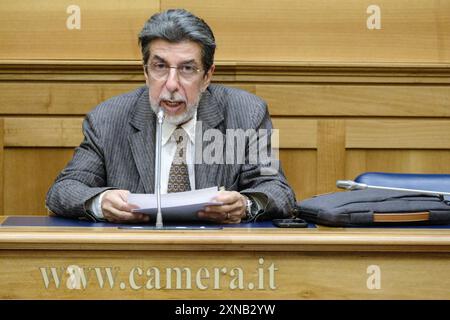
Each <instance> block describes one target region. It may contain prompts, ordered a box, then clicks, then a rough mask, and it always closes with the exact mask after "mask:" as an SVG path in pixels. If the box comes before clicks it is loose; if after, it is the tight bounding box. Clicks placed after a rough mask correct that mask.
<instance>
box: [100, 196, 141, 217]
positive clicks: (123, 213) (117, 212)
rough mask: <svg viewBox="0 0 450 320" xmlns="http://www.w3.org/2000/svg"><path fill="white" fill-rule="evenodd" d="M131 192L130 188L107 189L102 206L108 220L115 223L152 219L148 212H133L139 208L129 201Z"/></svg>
mask: <svg viewBox="0 0 450 320" xmlns="http://www.w3.org/2000/svg"><path fill="white" fill-rule="evenodd" d="M129 194H130V192H129V191H128V190H108V191H105V194H104V195H103V199H102V203H101V208H102V212H103V216H104V218H105V219H106V220H107V221H109V222H114V223H122V222H128V223H139V222H148V221H149V220H150V216H148V215H146V214H143V213H133V212H131V210H133V209H138V207H137V206H134V205H132V204H129V203H128V202H127V199H128V195H129Z"/></svg>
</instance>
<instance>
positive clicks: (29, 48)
mask: <svg viewBox="0 0 450 320" xmlns="http://www.w3.org/2000/svg"><path fill="white" fill-rule="evenodd" d="M73 4H75V5H78V6H79V7H80V10H81V25H80V29H79V30H77V29H75V30H69V29H68V28H67V27H66V20H67V19H68V18H69V16H70V15H71V14H70V13H67V12H66V10H67V8H68V7H69V5H73ZM373 4H374V3H373V2H372V1H368V0H351V1H333V0H327V1H314V0H308V1H292V0H283V1H272V0H250V1H245V2H243V1H238V0H232V1H201V0H182V1H181V0H160V1H158V0H151V1H146V0H135V1H132V2H131V3H130V2H129V1H125V0H112V1H108V2H105V1H102V0H94V1H92V0H89V1H88V0H78V1H76V2H73V1H69V0H63V1H56V2H55V1H50V0H41V1H33V0H20V1H14V0H3V1H1V2H0V42H1V43H2V50H1V51H0V59H117V60H140V59H141V55H140V52H139V48H138V46H137V34H138V33H139V31H140V30H141V28H142V26H143V24H144V22H145V21H146V20H147V19H148V18H149V17H150V16H151V14H153V13H154V12H157V11H158V10H159V9H160V8H161V9H167V8H186V9H188V10H191V11H192V12H194V13H195V14H197V15H199V16H200V17H202V18H204V19H205V20H206V21H207V22H208V23H209V24H210V25H211V27H212V28H213V30H214V32H215V36H216V38H217V43H218V50H217V59H218V60H224V61H351V62H429V63H430V62H433V63H443V62H447V63H448V62H450V3H449V2H448V1H439V0H415V1H408V0H398V1H395V2H393V1H389V0H379V1H377V2H376V3H375V4H376V5H378V6H379V7H380V10H381V29H380V30H368V28H367V19H368V17H369V16H370V14H368V13H367V9H368V7H369V6H370V5H373Z"/></svg>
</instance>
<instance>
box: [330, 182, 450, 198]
mask: <svg viewBox="0 0 450 320" xmlns="http://www.w3.org/2000/svg"><path fill="white" fill-rule="evenodd" d="M336 187H338V188H341V189H347V190H364V189H381V190H393V191H405V192H417V193H425V194H432V195H443V196H450V192H441V191H430V190H418V189H407V188H394V187H382V186H371V185H367V184H365V183H357V182H355V181H352V180H338V181H336Z"/></svg>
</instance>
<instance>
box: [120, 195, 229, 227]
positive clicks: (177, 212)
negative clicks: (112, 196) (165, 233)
mask: <svg viewBox="0 0 450 320" xmlns="http://www.w3.org/2000/svg"><path fill="white" fill-rule="evenodd" d="M218 193H219V191H218V189H217V187H212V188H206V189H199V190H193V191H186V192H174V193H167V194H162V195H161V213H162V216H163V221H164V220H168V221H200V220H202V219H200V218H199V217H198V216H197V213H198V212H199V211H201V210H203V209H204V208H205V207H206V206H209V205H221V204H222V203H219V202H215V201H213V200H212V199H213V198H214V197H215V196H216V195H217V194H218ZM128 203H130V204H133V205H136V206H138V207H139V209H134V210H133V212H139V213H145V214H148V215H150V216H152V218H156V211H157V205H156V194H141V193H131V194H129V195H128Z"/></svg>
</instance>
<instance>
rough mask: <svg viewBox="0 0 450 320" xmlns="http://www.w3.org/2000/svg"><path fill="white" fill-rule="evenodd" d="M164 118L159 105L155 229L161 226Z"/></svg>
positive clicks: (162, 109)
mask: <svg viewBox="0 0 450 320" xmlns="http://www.w3.org/2000/svg"><path fill="white" fill-rule="evenodd" d="M163 120H164V108H162V107H160V108H159V110H158V113H157V126H156V156H155V158H156V159H155V192H156V206H157V213H156V225H155V227H156V228H157V229H162V228H163V219H162V212H161V141H162V123H163Z"/></svg>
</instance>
